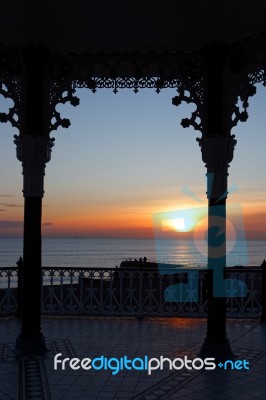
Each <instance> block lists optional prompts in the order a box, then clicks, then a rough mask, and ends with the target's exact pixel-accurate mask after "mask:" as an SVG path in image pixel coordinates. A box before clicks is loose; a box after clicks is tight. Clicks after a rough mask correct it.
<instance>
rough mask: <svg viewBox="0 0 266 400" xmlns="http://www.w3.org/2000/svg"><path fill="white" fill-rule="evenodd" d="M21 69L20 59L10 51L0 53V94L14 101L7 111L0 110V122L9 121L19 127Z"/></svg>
mask: <svg viewBox="0 0 266 400" xmlns="http://www.w3.org/2000/svg"><path fill="white" fill-rule="evenodd" d="M20 71H21V64H20V60H19V58H18V57H17V55H16V54H15V53H13V52H11V51H2V52H1V53H0V95H1V96H3V97H4V98H5V99H11V100H12V101H13V103H14V105H13V106H12V107H10V108H9V110H8V112H7V113H5V112H0V122H10V123H11V125H12V126H14V127H15V128H17V129H19V128H20V123H21V121H20V119H19V115H20V113H21V84H20V80H19V74H20Z"/></svg>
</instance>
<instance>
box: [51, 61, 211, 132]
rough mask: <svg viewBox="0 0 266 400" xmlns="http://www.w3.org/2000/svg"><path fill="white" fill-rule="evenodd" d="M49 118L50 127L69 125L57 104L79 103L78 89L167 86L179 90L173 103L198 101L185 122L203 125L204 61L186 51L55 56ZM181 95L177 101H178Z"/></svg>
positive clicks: (200, 128)
mask: <svg viewBox="0 0 266 400" xmlns="http://www.w3.org/2000/svg"><path fill="white" fill-rule="evenodd" d="M50 76H51V86H50V119H51V124H50V127H49V129H50V130H55V129H57V128H58V127H59V126H62V127H64V128H67V127H68V126H69V125H70V121H69V120H68V119H65V118H61V115H60V113H59V112H58V111H57V110H56V107H57V105H58V104H65V103H67V102H69V103H70V104H72V105H73V106H76V105H78V104H79V99H78V98H77V97H76V96H75V92H76V90H77V89H80V88H87V89H89V90H91V91H92V92H93V93H95V92H96V91H97V90H98V89H103V88H106V89H112V90H113V92H114V93H117V92H118V90H120V89H130V90H133V91H134V92H135V93H137V92H138V91H139V90H141V89H147V88H149V89H154V90H155V91H156V92H157V93H160V91H161V90H163V89H167V88H173V89H176V90H177V93H178V96H177V97H175V100H173V104H175V105H178V104H180V103H181V102H182V101H185V102H187V103H195V104H196V110H195V111H194V112H193V113H192V116H191V118H187V119H184V120H182V125H183V126H184V127H185V126H189V125H192V126H193V127H194V128H195V129H198V130H202V128H203V120H204V116H203V109H202V107H203V81H204V63H203V61H202V59H201V58H200V57H199V56H193V57H192V56H191V55H184V54H177V55H174V54H120V55H119V54H116V55H104V54H103V55H98V56H96V55H83V56H80V57H77V58H74V57H71V56H68V57H67V56H66V57H63V56H62V57H60V58H55V59H54V60H52V61H51V64H50ZM177 98H178V101H177Z"/></svg>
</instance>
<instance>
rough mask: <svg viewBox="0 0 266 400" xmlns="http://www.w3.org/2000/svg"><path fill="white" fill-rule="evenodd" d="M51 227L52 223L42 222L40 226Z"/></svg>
mask: <svg viewBox="0 0 266 400" xmlns="http://www.w3.org/2000/svg"><path fill="white" fill-rule="evenodd" d="M51 225H53V222H43V223H42V226H51Z"/></svg>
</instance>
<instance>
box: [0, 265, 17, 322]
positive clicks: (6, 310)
mask: <svg viewBox="0 0 266 400" xmlns="http://www.w3.org/2000/svg"><path fill="white" fill-rule="evenodd" d="M17 286H18V268H17V267H15V268H12V267H11V268H0V315H2V316H5V315H14V314H15V313H16V311H17V292H18V289H17Z"/></svg>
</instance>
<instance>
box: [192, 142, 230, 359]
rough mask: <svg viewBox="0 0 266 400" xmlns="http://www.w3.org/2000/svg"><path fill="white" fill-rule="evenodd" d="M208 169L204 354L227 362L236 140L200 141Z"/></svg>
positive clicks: (228, 354) (228, 351)
mask: <svg viewBox="0 0 266 400" xmlns="http://www.w3.org/2000/svg"><path fill="white" fill-rule="evenodd" d="M199 144H200V146H201V150H202V159H203V161H204V163H205V164H206V167H207V196H208V285H207V287H208V314H207V335H206V338H205V342H204V344H203V346H202V350H201V352H202V354H204V355H208V356H212V357H219V359H220V360H221V358H227V357H229V356H232V351H231V348H230V344H229V341H228V338H227V334H226V281H225V267H226V198H227V176H228V166H229V165H228V164H229V163H230V162H231V161H232V159H233V152H234V147H235V144H236V140H235V139H234V138H233V137H223V138H221V137H220V138H204V139H200V140H199Z"/></svg>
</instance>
